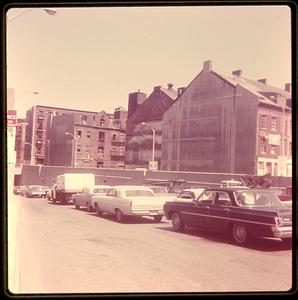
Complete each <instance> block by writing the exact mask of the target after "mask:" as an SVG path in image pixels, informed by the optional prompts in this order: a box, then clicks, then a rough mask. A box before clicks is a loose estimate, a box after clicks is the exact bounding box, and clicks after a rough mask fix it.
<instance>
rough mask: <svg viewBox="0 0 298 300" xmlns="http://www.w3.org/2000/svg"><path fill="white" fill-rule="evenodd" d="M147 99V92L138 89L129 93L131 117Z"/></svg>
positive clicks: (129, 113)
mask: <svg viewBox="0 0 298 300" xmlns="http://www.w3.org/2000/svg"><path fill="white" fill-rule="evenodd" d="M145 100H146V94H144V93H142V92H140V91H138V92H135V93H130V94H128V117H130V116H131V115H132V114H133V113H134V112H135V111H136V110H137V109H138V108H139V107H140V105H142V104H143V103H144V101H145Z"/></svg>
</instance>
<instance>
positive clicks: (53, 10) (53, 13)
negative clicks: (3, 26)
mask: <svg viewBox="0 0 298 300" xmlns="http://www.w3.org/2000/svg"><path fill="white" fill-rule="evenodd" d="M31 10H33V8H27V9H25V10H23V11H22V12H20V13H18V14H17V15H15V16H12V17H11V18H8V19H7V20H8V22H10V21H12V20H14V19H15V18H17V17H19V16H21V15H23V14H24V13H26V12H29V11H31ZM42 10H43V11H44V12H46V13H47V14H48V15H50V16H54V15H55V14H56V13H57V11H56V10H55V9H52V8H43V9H42Z"/></svg>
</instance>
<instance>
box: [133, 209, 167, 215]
mask: <svg viewBox="0 0 298 300" xmlns="http://www.w3.org/2000/svg"><path fill="white" fill-rule="evenodd" d="M131 215H136V216H158V215H162V216H163V215H164V211H163V210H157V209H152V210H147V209H146V210H143V209H132V211H131Z"/></svg>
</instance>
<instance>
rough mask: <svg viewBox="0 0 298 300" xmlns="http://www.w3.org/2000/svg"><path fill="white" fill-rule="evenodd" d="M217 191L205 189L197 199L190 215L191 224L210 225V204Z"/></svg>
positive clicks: (197, 225) (198, 225)
mask: <svg viewBox="0 0 298 300" xmlns="http://www.w3.org/2000/svg"><path fill="white" fill-rule="evenodd" d="M215 195H216V192H214V191H204V192H203V193H202V194H201V195H200V196H199V198H198V199H197V200H196V202H195V205H194V206H193V209H192V212H191V214H190V215H189V225H190V226H194V227H208V216H209V206H210V204H212V203H213V201H214V199H215Z"/></svg>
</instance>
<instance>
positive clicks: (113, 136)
mask: <svg viewBox="0 0 298 300" xmlns="http://www.w3.org/2000/svg"><path fill="white" fill-rule="evenodd" d="M116 138H117V135H116V134H115V133H113V135H112V141H116Z"/></svg>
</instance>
